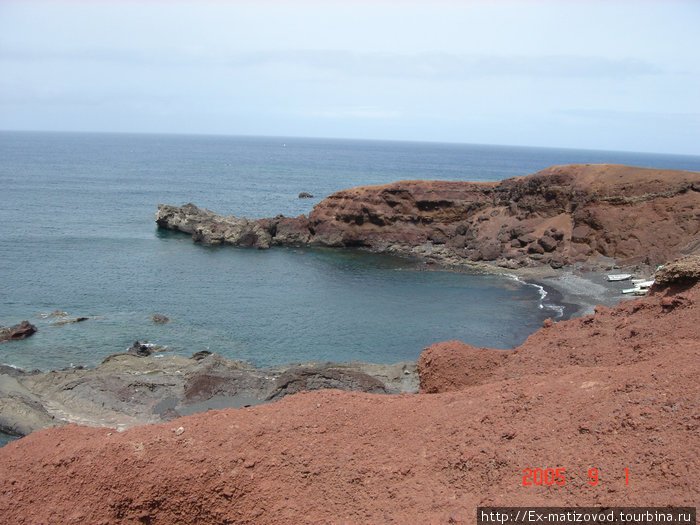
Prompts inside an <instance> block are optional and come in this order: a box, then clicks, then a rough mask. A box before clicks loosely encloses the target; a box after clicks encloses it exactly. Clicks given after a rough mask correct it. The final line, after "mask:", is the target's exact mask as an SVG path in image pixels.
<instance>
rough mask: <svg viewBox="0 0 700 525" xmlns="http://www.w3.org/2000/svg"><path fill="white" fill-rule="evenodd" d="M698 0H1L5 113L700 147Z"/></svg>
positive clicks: (100, 125) (75, 121)
mask: <svg viewBox="0 0 700 525" xmlns="http://www.w3.org/2000/svg"><path fill="white" fill-rule="evenodd" d="M699 27H700V1H698V0H691V1H674V0H664V1H662V0H656V1H644V0H624V1H615V0H586V1H584V0H578V1H571V0H558V1H555V0H546V1H545V0H541V1H526V0H523V1H518V0H510V1H508V0H490V1H466V0H462V1H460V0H452V1H408V0H395V1H370V0H354V1H347V0H345V1H334V0H326V1H321V0H305V1H301V2H299V1H282V0H278V1H271V0H255V1H250V0H249V1H224V0H219V1H215V0H204V1H188V0H176V1H172V0H171V1H167V2H166V1H161V2H159V1H135V0H128V1H127V0H125V1H99V0H97V1H96V0H92V1H88V0H83V1H73V2H68V1H63V0H53V1H38V2H37V1H27V0H22V1H19V0H0V129H1V130H51V131H106V132H138V133H142V132H145V133H193V134H225V135H264V136H280V137H337V138H358V139H383V140H415V141H436V142H460V143H476V144H504V145H522V146H551V147H567V148H582V149H604V150H623V151H639V152H657V153H680V154H691V155H700V31H699V30H698V28H699Z"/></svg>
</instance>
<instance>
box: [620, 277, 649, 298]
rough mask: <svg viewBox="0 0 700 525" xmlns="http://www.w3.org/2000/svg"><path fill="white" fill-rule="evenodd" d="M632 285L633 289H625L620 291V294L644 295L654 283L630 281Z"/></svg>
mask: <svg viewBox="0 0 700 525" xmlns="http://www.w3.org/2000/svg"><path fill="white" fill-rule="evenodd" d="M632 283H633V284H634V288H625V289H624V290H622V293H631V294H634V295H645V294H646V293H647V292H648V291H649V288H650V287H651V285H652V284H654V281H642V280H638V279H635V280H633V281H632Z"/></svg>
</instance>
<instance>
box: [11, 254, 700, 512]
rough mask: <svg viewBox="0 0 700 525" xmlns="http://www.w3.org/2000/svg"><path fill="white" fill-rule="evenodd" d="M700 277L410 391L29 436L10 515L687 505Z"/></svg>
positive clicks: (455, 351)
mask: <svg viewBox="0 0 700 525" xmlns="http://www.w3.org/2000/svg"><path fill="white" fill-rule="evenodd" d="M699 280H700V256H697V255H695V256H690V257H686V258H684V259H683V260H680V261H678V262H675V263H671V264H667V265H665V266H664V268H662V269H661V271H659V272H657V274H656V283H655V284H654V286H653V287H652V289H651V291H650V293H649V295H648V296H646V297H641V298H637V299H634V300H631V301H626V302H625V303H623V304H621V305H619V306H616V307H614V308H606V307H602V306H601V307H597V308H596V309H595V312H594V313H593V314H591V315H586V316H584V317H580V318H576V319H572V320H569V321H563V322H558V323H554V322H551V321H549V322H545V323H544V326H543V327H542V329H540V330H538V331H537V332H536V333H535V334H533V335H532V336H530V337H529V338H528V339H527V341H526V342H525V343H524V344H523V345H521V346H520V347H518V348H516V349H514V350H512V351H507V352H504V351H498V350H493V349H487V348H474V347H471V346H469V345H466V344H464V343H460V342H457V341H449V342H443V343H437V344H435V345H432V346H431V347H429V348H427V349H426V350H425V351H424V352H423V354H422V355H421V358H420V360H419V363H418V372H419V377H420V393H419V394H417V395H393V396H386V395H376V394H370V393H360V392H341V391H338V390H334V389H331V390H328V389H324V390H319V391H314V392H301V393H299V394H297V395H293V396H287V397H285V398H284V399H282V400H281V401H279V402H276V403H268V404H264V405H259V406H250V407H247V408H241V409H238V410H213V411H208V412H205V413H199V414H194V415H191V416H185V417H181V418H178V419H177V420H174V421H172V422H165V423H160V424H153V425H141V426H137V427H135V428H131V429H129V430H126V431H124V432H114V431H112V430H111V429H108V428H89V427H85V426H77V425H68V426H63V427H61V428H51V429H46V430H41V431H38V432H34V433H32V434H31V435H29V436H27V437H25V438H23V439H22V440H20V441H18V442H15V443H10V444H9V445H7V446H5V447H2V448H0V465H2V466H3V471H4V475H3V476H2V477H0V513H2V515H3V517H4V518H5V519H7V520H11V521H12V522H17V523H22V522H27V523H28V522H42V523H43V522H69V521H76V522H77V521H80V522H90V523H114V522H134V523H154V524H155V523H164V524H165V523H226V522H240V523H270V524H273V523H280V524H281V523H290V522H294V523H319V522H329V523H335V522H339V521H343V522H349V523H389V522H399V523H416V522H421V523H474V522H475V519H474V509H475V508H476V507H478V506H498V505H513V506H579V507H580V506H606V507H607V506H612V507H614V506H620V505H623V504H624V505H627V506H692V505H694V504H695V502H696V501H697V499H698V488H697V483H694V482H693V481H692V480H693V479H695V478H694V476H693V474H694V473H695V472H696V471H697V469H698V468H700V464H699V458H700V455H698V445H697V443H698V441H697V432H698V417H697V399H698V397H697V396H698V384H697V363H698V357H700V356H699V355H698V352H699V349H698V345H697V342H698V338H699V337H700V333H699V332H698V326H697V321H696V320H697V304H698V301H700V284H699V283H698V281H699ZM126 358H127V357H126V356H117V357H115V358H114V359H110V360H108V361H107V363H105V364H104V366H110V362H112V361H116V362H118V361H120V360H121V359H126ZM128 358H129V359H141V360H142V361H140V362H142V363H146V362H147V361H144V360H145V359H148V358H138V357H136V356H128ZM210 358H212V356H207V357H205V359H203V360H202V361H206V359H210ZM176 366H177V365H176ZM217 369H218V366H217ZM233 371H235V367H234V368H233V370H232V372H233ZM149 375H150V374H146V376H149ZM158 377H159V376H158V374H155V379H154V380H155V381H157V380H158ZM203 384H204V385H206V384H212V383H208V382H206V381H205V382H204V383H203ZM67 386H70V385H67ZM76 388H77V387H76ZM68 391H70V388H68ZM193 391H196V389H193ZM127 394H128V392H127ZM550 467H551V468H561V470H562V471H564V472H565V478H566V482H565V484H564V485H563V486H557V487H555V486H530V487H527V486H525V484H524V483H523V471H524V469H531V470H532V469H540V468H541V469H545V468H550ZM592 467H593V468H595V469H596V472H597V474H598V476H599V478H598V483H596V484H591V483H589V482H590V469H591V468H592ZM625 473H627V475H628V477H629V480H630V482H629V483H626V481H625V480H626V474H625ZM76 480H79V483H77V482H76ZM78 501H79V502H80V503H81V504H80V505H76V502H78Z"/></svg>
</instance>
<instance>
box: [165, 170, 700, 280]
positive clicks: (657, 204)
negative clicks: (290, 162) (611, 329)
mask: <svg viewBox="0 0 700 525" xmlns="http://www.w3.org/2000/svg"><path fill="white" fill-rule="evenodd" d="M699 192H700V173H697V172H684V171H674V170H658V169H649V168H634V167H629V166H616V165H573V166H554V167H552V168H548V169H546V170H543V171H541V172H539V173H536V174H534V175H528V176H524V177H519V178H515V179H508V180H505V181H501V182H494V183H470V182H444V181H402V182H396V183H393V184H387V185H383V186H368V187H359V188H352V189H348V190H343V191H340V192H337V193H334V194H333V195H331V196H329V197H328V198H326V199H324V200H323V201H322V202H320V203H319V204H317V205H316V206H315V207H314V209H313V210H312V211H311V213H310V214H309V217H308V218H307V217H305V216H301V217H297V218H294V219H290V218H284V217H276V218H272V219H261V220H257V221H250V220H248V219H237V218H233V217H221V216H218V215H216V214H213V213H211V212H209V211H207V210H199V209H198V208H196V207H195V206H194V205H191V204H190V205H186V206H183V207H181V208H178V207H172V206H166V205H161V206H159V210H158V213H157V215H156V221H157V223H158V225H159V226H161V227H163V228H169V229H175V230H179V231H184V232H187V233H191V234H192V236H193V238H194V239H195V240H196V241H200V242H204V243H209V244H218V243H230V244H234V245H242V246H256V247H258V248H268V247H270V246H272V245H300V244H311V245H321V246H339V247H342V246H362V247H367V248H370V249H372V250H375V251H380V252H390V253H396V254H402V255H412V256H418V257H422V258H426V259H432V260H436V261H438V262H440V263H443V264H448V265H460V264H464V263H465V262H478V261H484V262H488V263H489V264H493V265H498V266H502V267H506V268H512V269H515V268H519V267H524V266H525V267H527V266H542V265H549V266H552V267H554V268H559V267H562V266H564V265H569V264H572V263H575V262H589V263H590V262H593V263H595V262H596V260H597V259H598V258H600V257H608V258H612V259H616V260H617V261H618V262H619V263H621V264H626V265H636V264H642V263H644V264H648V265H658V264H661V263H663V262H664V261H667V260H669V259H671V258H674V257H676V256H678V255H680V254H687V253H696V252H699V251H700V234H699V231H700V212H699V211H698V210H699V209H700V207H698V205H697V203H698V200H699V199H700V194H699Z"/></svg>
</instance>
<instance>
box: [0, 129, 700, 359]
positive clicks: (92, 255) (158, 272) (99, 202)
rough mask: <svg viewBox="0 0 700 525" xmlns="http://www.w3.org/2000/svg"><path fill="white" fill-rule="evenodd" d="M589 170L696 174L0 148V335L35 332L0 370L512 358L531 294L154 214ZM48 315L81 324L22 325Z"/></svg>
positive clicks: (270, 151) (53, 138)
mask: <svg viewBox="0 0 700 525" xmlns="http://www.w3.org/2000/svg"><path fill="white" fill-rule="evenodd" d="M587 162H609V163H618V164H630V165H636V166H650V167H659V168H675V169H689V170H700V158H699V157H683V156H669V155H647V154H634V153H621V152H596V151H578V150H557V149H533V148H514V147H502V146H476V145H458V144H431V143H405V142H374V141H347V140H321V139H297V138H253V137H216V136H159V135H121V134H67V133H66V134H59V133H14V132H2V133H0V180H1V181H2V193H1V197H0V199H2V200H1V204H2V224H3V226H2V230H1V234H0V274H1V275H2V278H3V282H4V283H5V286H3V287H2V291H1V292H0V294H1V295H0V303H1V304H2V308H1V309H0V324H2V325H3V326H8V325H11V324H15V323H18V322H19V321H21V320H22V319H29V320H30V321H31V322H33V323H34V324H36V325H37V326H38V327H39V331H38V332H37V333H36V334H35V335H34V336H32V337H30V338H28V339H26V340H23V341H17V342H12V343H5V344H2V345H0V362H2V363H5V364H11V365H13V366H18V367H21V368H25V369H30V370H31V369H36V368H39V369H42V370H46V369H54V368H63V367H67V366H75V365H85V366H91V365H95V364H97V363H99V362H100V361H101V360H102V359H103V358H104V357H106V356H107V355H109V354H111V353H114V352H119V351H123V350H125V349H126V348H127V347H129V346H130V345H131V344H132V343H133V341H134V340H139V341H150V342H152V343H155V344H158V345H161V346H167V347H169V348H171V349H172V352H174V353H178V354H182V355H188V356H189V355H191V354H192V353H194V352H196V351H199V350H210V351H212V352H218V353H220V354H222V355H224V356H226V357H228V358H231V359H244V360H247V361H250V362H252V363H253V364H255V365H272V364H286V363H290V362H308V361H348V360H362V361H371V362H381V363H390V362H398V361H407V360H411V361H413V360H415V359H417V358H418V355H419V354H420V352H421V351H422V349H423V348H424V347H425V346H427V345H429V344H431V343H433V342H437V341H441V340H448V339H459V340H462V341H465V342H467V343H470V344H472V345H475V346H489V347H495V348H512V347H514V346H517V345H518V344H520V343H521V342H522V341H524V339H525V338H526V337H527V336H528V335H529V334H531V333H532V332H534V331H535V330H536V329H537V328H539V327H540V326H541V324H542V321H543V320H544V319H545V318H547V317H550V316H552V315H555V314H556V310H548V309H547V308H546V307H545V308H542V304H541V296H540V290H539V289H537V288H536V287H533V286H528V285H525V284H523V283H519V282H517V281H514V280H511V279H507V278H498V277H491V276H478V275H468V274H457V273H450V272H434V271H416V268H417V267H420V265H417V264H416V262H415V261H408V260H404V259H398V258H394V257H388V256H380V255H373V254H369V253H367V252H364V251H360V250H344V249H320V248H319V249H311V248H299V249H282V248H276V249H275V248H273V249H271V250H267V251H258V250H254V249H244V248H233V247H227V246H221V247H204V246H200V245H196V244H194V243H193V242H192V241H191V240H190V239H189V237H188V236H186V235H183V234H177V233H173V232H167V231H161V230H158V229H157V228H156V225H155V223H154V221H153V216H154V213H155V211H156V208H157V205H158V203H161V202H162V203H168V204H184V203H186V202H193V203H195V204H197V205H198V206H200V207H206V208H209V209H211V210H213V211H216V212H218V213H224V214H232V215H236V216H246V217H250V218H260V217H272V216H275V215H278V214H280V213H282V214H284V215H286V216H297V215H299V214H302V213H306V214H308V212H309V211H310V210H311V208H312V206H313V205H314V204H315V203H317V202H319V201H320V200H321V199H322V198H324V197H326V196H328V195H329V194H331V193H332V192H334V191H338V190H341V189H345V188H349V187H353V186H360V185H373V184H385V183H389V182H394V181H397V180H405V179H440V180H470V181H493V180H501V179H504V178H508V177H514V176H520V175H525V174H528V173H533V172H536V171H538V170H540V169H543V168H545V167H548V166H551V165H555V164H572V163H587ZM300 192H308V193H311V194H313V195H314V198H313V199H299V198H298V194H299V193H300ZM55 310H60V311H65V312H67V313H68V315H69V316H70V317H90V319H88V320H87V321H84V322H81V323H75V324H65V325H61V326H52V323H55V322H56V319H54V318H42V317H38V316H39V314H41V313H44V314H47V313H50V312H53V311H55ZM154 313H161V314H164V315H166V316H168V317H169V318H170V319H171V321H170V322H169V323H165V324H156V323H154V322H153V321H152V320H151V315H152V314H154Z"/></svg>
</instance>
